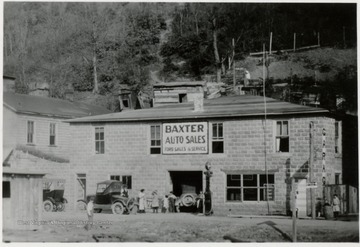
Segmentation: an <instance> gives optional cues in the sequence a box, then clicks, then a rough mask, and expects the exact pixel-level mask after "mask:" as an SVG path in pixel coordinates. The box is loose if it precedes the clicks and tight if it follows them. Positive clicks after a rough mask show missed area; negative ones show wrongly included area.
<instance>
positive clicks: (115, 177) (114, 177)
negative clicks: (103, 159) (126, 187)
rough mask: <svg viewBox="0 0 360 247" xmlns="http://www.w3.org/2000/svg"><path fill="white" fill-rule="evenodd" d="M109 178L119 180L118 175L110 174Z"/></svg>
mask: <svg viewBox="0 0 360 247" xmlns="http://www.w3.org/2000/svg"><path fill="white" fill-rule="evenodd" d="M110 180H117V181H120V175H110Z"/></svg>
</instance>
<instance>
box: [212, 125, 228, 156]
mask: <svg viewBox="0 0 360 247" xmlns="http://www.w3.org/2000/svg"><path fill="white" fill-rule="evenodd" d="M219 125H221V128H222V130H221V133H222V135H221V136H219V134H218V133H219ZM214 126H217V127H216V129H217V130H216V136H214ZM215 142H217V143H222V152H214V143H215ZM210 146H211V153H212V154H224V153H225V138H224V122H212V123H211V138H210Z"/></svg>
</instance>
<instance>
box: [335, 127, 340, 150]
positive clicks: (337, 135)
mask: <svg viewBox="0 0 360 247" xmlns="http://www.w3.org/2000/svg"><path fill="white" fill-rule="evenodd" d="M335 153H336V154H340V153H341V122H340V121H336V122H335Z"/></svg>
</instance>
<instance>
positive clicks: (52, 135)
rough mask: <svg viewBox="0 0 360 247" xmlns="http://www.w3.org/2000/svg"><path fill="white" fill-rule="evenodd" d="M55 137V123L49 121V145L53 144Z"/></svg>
mask: <svg viewBox="0 0 360 247" xmlns="http://www.w3.org/2000/svg"><path fill="white" fill-rule="evenodd" d="M55 137H56V124H55V123H50V145H51V146H54V145H55Z"/></svg>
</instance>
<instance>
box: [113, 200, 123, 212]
mask: <svg viewBox="0 0 360 247" xmlns="http://www.w3.org/2000/svg"><path fill="white" fill-rule="evenodd" d="M111 209H112V212H113V214H123V213H124V206H123V205H122V204H121V203H120V202H115V203H114V204H113V205H112V206H111Z"/></svg>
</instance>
